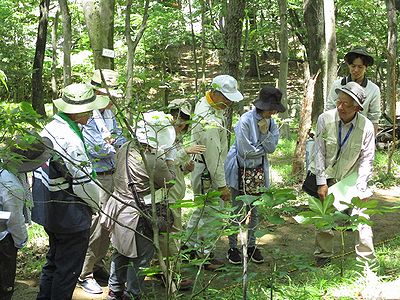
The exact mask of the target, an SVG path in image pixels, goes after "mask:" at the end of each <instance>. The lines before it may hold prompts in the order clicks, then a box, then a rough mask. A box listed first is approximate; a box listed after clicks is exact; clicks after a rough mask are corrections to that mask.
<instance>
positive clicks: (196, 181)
mask: <svg viewBox="0 0 400 300" xmlns="http://www.w3.org/2000/svg"><path fill="white" fill-rule="evenodd" d="M242 99H243V95H242V94H241V93H240V92H239V91H238V84H237V81H236V79H235V78H233V77H232V76H230V75H218V76H216V77H215V78H214V79H213V81H212V84H211V90H210V91H208V92H206V95H205V96H204V97H203V98H202V99H200V101H199V102H198V103H197V104H196V107H195V109H194V117H193V126H192V142H193V143H196V144H200V145H205V146H206V148H207V150H206V151H205V152H204V153H203V154H202V155H196V159H195V166H194V170H193V172H192V173H191V174H192V187H193V193H194V194H195V195H199V194H205V193H207V191H208V190H210V189H212V190H218V191H220V192H221V199H222V200H223V201H230V200H231V194H230V189H229V188H228V187H227V185H226V182H225V173H224V161H225V158H226V155H227V152H228V140H227V131H226V128H225V125H226V117H225V115H224V113H225V111H226V110H227V109H228V108H229V107H230V106H231V105H232V104H233V103H235V102H239V101H241V100H242ZM202 177H203V180H202ZM221 205H222V204H221ZM208 209H209V208H208V207H206V208H205V211H204V213H203V210H202V209H200V208H198V209H196V210H195V211H194V212H193V215H192V216H191V218H190V220H189V222H188V226H187V232H188V234H189V235H190V236H191V238H192V242H191V244H192V245H193V246H196V245H199V244H200V241H202V240H204V238H205V236H206V235H209V234H211V233H212V232H215V231H214V230H210V228H208V227H207V223H209V222H208V221H210V220H211V219H209V220H207V218H210V217H211V210H210V211H209V210H208ZM195 230H197V233H195V234H193V233H194V232H195ZM205 247H206V248H208V246H207V245H205ZM220 266H221V263H220V262H219V261H217V260H212V261H210V264H206V265H205V268H206V269H209V270H215V269H217V268H218V267H220Z"/></svg>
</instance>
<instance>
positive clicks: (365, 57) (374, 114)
mask: <svg viewBox="0 0 400 300" xmlns="http://www.w3.org/2000/svg"><path fill="white" fill-rule="evenodd" d="M344 61H345V62H346V64H347V66H348V68H349V73H350V74H349V75H348V76H345V77H343V78H341V79H338V80H336V81H334V83H333V84H332V88H331V90H330V92H329V95H328V98H327V101H326V104H325V110H329V109H333V108H335V107H336V100H337V94H336V92H335V91H336V89H338V88H340V87H342V86H344V85H345V84H346V83H348V82H350V81H354V82H357V83H358V84H359V85H361V86H362V87H363V88H364V90H365V94H366V99H365V101H364V105H363V107H364V110H363V111H362V112H361V113H362V114H363V115H364V116H366V117H367V118H368V119H369V120H370V121H371V122H372V124H374V130H375V134H376V133H377V131H378V123H379V118H380V116H381V92H380V90H379V87H378V86H377V85H376V84H375V83H373V82H372V81H371V80H369V79H367V77H366V72H367V69H368V67H369V66H372V65H373V64H374V58H373V57H372V56H371V55H370V54H369V53H368V52H367V51H366V50H365V49H364V48H362V47H355V48H353V49H351V50H350V51H349V52H348V53H347V54H346V55H345V56H344Z"/></svg>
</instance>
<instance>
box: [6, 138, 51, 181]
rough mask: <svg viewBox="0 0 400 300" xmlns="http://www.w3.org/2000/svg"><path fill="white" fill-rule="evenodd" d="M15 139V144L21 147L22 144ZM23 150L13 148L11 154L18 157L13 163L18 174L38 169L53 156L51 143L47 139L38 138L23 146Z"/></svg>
mask: <svg viewBox="0 0 400 300" xmlns="http://www.w3.org/2000/svg"><path fill="white" fill-rule="evenodd" d="M19 139H20V138H17V144H19V145H22V142H21V141H20V140H19ZM25 147H27V148H25ZM24 148H25V149H21V148H19V146H18V147H17V146H14V147H12V148H11V152H13V153H15V154H18V155H19V156H20V158H19V160H18V161H16V162H15V164H16V169H17V172H18V173H26V172H30V171H33V170H35V169H37V168H39V167H40V166H41V165H42V164H43V163H44V162H45V161H47V160H48V159H49V158H50V157H51V156H52V154H53V151H52V149H53V143H52V142H51V140H50V139H49V138H47V137H40V138H39V139H38V140H36V141H35V142H33V143H31V144H30V145H28V146H27V145H24Z"/></svg>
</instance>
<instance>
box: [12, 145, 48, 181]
mask: <svg viewBox="0 0 400 300" xmlns="http://www.w3.org/2000/svg"><path fill="white" fill-rule="evenodd" d="M41 142H42V143H43V144H44V147H45V150H44V152H43V153H42V154H41V155H39V156H38V157H37V158H36V159H35V160H29V161H22V163H21V164H19V165H18V166H17V172H18V173H26V172H30V171H33V170H36V169H37V168H39V167H40V166H41V165H42V164H43V163H44V162H46V161H47V160H48V159H49V158H50V157H51V156H52V151H51V150H52V149H53V143H52V142H51V141H50V139H49V138H47V137H42V139H41Z"/></svg>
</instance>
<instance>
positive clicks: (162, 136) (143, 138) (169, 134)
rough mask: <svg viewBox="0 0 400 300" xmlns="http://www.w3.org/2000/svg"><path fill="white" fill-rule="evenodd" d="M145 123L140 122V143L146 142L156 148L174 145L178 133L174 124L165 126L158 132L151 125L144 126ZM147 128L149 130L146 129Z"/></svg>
mask: <svg viewBox="0 0 400 300" xmlns="http://www.w3.org/2000/svg"><path fill="white" fill-rule="evenodd" d="M142 125H143V123H141V122H139V123H138V126H139V127H138V128H137V129H136V138H137V139H138V141H139V142H140V143H144V144H147V145H149V146H150V147H153V148H155V149H168V148H171V147H172V146H173V145H174V142H175V138H176V134H175V129H174V127H173V126H172V125H170V126H165V127H164V128H162V129H161V130H159V131H158V132H157V133H155V131H154V130H153V129H152V128H151V127H150V126H145V127H142ZM146 130H147V131H146Z"/></svg>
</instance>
